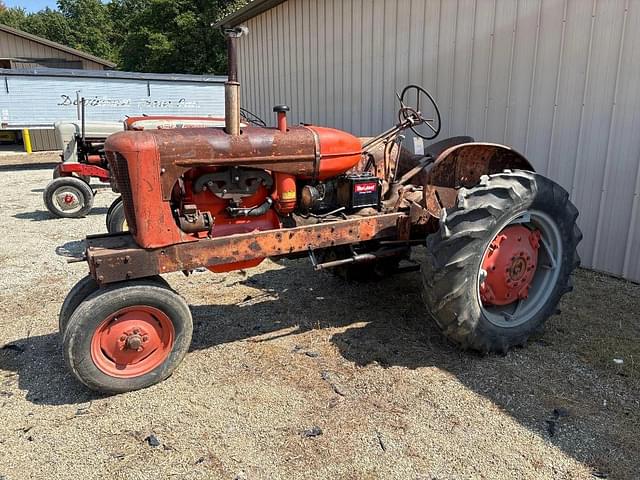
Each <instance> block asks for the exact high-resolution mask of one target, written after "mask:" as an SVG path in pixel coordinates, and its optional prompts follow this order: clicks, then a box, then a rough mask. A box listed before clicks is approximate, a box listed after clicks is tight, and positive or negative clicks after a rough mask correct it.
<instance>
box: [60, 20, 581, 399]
mask: <svg viewBox="0 0 640 480" xmlns="http://www.w3.org/2000/svg"><path fill="white" fill-rule="evenodd" d="M244 32H245V30H244V29H242V28H238V29H234V30H231V31H228V32H227V34H228V46H229V81H228V82H227V84H226V117H225V127H224V128H207V129H184V130H171V131H168V130H145V131H141V132H140V131H138V132H136V131H128V132H121V133H116V134H114V135H112V136H110V137H109V138H108V139H107V141H106V143H105V151H106V156H107V158H108V161H109V164H110V166H111V170H112V172H113V174H114V177H115V180H116V183H117V186H118V189H119V190H120V192H121V193H122V198H123V206H124V210H125V213H126V219H127V222H128V225H129V232H127V233H119V234H107V235H95V236H89V237H87V240H86V243H87V248H86V251H85V255H84V257H83V259H82V260H83V261H84V260H86V261H87V263H88V265H89V270H90V274H89V275H88V276H87V277H85V278H83V279H82V280H80V281H79V282H78V284H77V285H76V286H75V287H74V288H73V289H72V290H71V292H70V293H69V295H68V296H67V298H66V300H65V301H64V304H63V306H62V309H61V311H60V317H59V323H60V333H61V335H62V337H63V345H64V356H65V359H66V362H67V364H68V366H69V367H70V369H71V371H72V372H73V373H74V375H75V376H76V377H77V378H78V379H79V380H80V381H81V382H83V383H84V384H85V385H87V386H88V387H90V388H92V389H96V390H101V391H105V392H124V391H129V390H135V389H139V388H144V387H147V386H150V385H152V384H155V383H157V382H160V381H162V380H164V379H166V378H167V377H168V376H169V375H171V373H172V372H173V371H174V369H175V368H176V367H177V366H178V364H179V363H180V361H181V360H182V358H183V357H184V356H185V354H186V352H187V350H188V348H189V344H190V342H191V335H192V317H191V313H190V311H189V308H188V306H187V303H186V302H185V301H184V300H183V299H182V298H181V297H180V296H179V295H178V294H176V293H175V292H174V291H173V290H172V289H171V288H170V287H169V285H168V284H167V282H166V281H165V280H163V278H162V277H161V276H160V275H161V274H165V273H168V272H175V271H183V272H185V273H188V272H190V271H192V270H194V269H196V268H199V267H202V266H204V267H207V268H208V269H209V270H211V271H213V272H228V271H232V270H238V269H246V268H250V267H253V266H256V265H258V264H259V263H260V262H262V261H263V260H264V259H265V258H269V257H271V258H283V257H289V258H294V257H298V258H299V257H304V256H309V257H310V259H311V263H312V265H313V267H314V268H315V270H329V271H333V272H335V273H337V274H339V275H343V276H345V277H350V278H353V279H358V278H363V277H364V278H368V279H371V278H373V277H376V276H384V275H388V274H390V273H393V271H394V270H395V269H397V268H398V266H399V264H400V262H401V261H402V260H403V259H406V258H407V257H408V255H409V254H410V251H411V247H412V246H414V245H426V248H427V256H426V260H425V261H424V262H423V264H422V265H420V269H421V271H422V276H423V279H424V282H423V298H424V301H425V304H426V309H425V319H426V317H428V316H431V317H433V319H434V320H435V322H436V323H437V324H438V326H439V327H440V328H441V330H442V332H443V333H444V335H446V336H447V337H448V338H449V339H451V340H452V341H453V342H455V343H456V344H458V345H459V346H461V347H462V348H468V349H474V350H478V351H481V352H506V351H507V350H508V349H509V348H510V347H513V346H518V345H524V344H525V343H526V341H527V339H528V338H529V336H530V335H531V334H533V333H535V332H538V331H539V330H540V329H541V328H542V326H543V324H544V322H545V320H546V319H547V318H548V317H549V316H550V315H552V314H554V313H555V312H556V308H557V305H558V302H559V301H560V298H561V297H562V296H563V295H564V294H565V293H567V292H568V291H570V289H571V286H570V285H571V282H570V276H571V274H572V271H573V270H574V268H576V266H577V265H578V264H579V258H578V255H577V253H576V246H577V244H578V242H579V241H580V239H581V234H580V231H579V230H578V228H577V227H576V218H577V216H578V211H577V210H576V208H575V207H574V206H573V205H572V203H571V202H570V200H569V196H568V194H567V192H566V191H565V190H563V189H562V188H561V187H560V186H558V185H557V184H556V183H554V182H552V181H551V180H549V179H547V178H545V177H543V176H541V175H538V174H537V173H535V172H534V171H533V168H532V166H531V164H530V163H529V162H528V161H527V160H526V159H525V158H524V157H522V156H521V155H520V154H518V153H516V152H515V151H513V150H512V149H510V148H508V147H505V146H502V145H495V144H488V143H475V142H473V141H472V140H471V139H468V138H466V139H465V138H453V139H449V140H445V141H442V142H439V143H436V144H434V145H431V146H430V147H429V148H428V149H427V152H426V154H425V155H423V156H411V155H407V154H406V152H402V150H401V149H400V148H399V146H398V142H397V139H398V137H399V135H400V134H401V132H403V131H405V130H409V129H410V130H412V131H413V132H414V134H415V135H418V136H421V137H424V138H427V139H432V138H434V137H435V136H436V135H437V134H438V133H439V130H440V115H439V112H438V109H437V106H436V104H435V102H434V101H433V100H432V99H431V97H430V96H429V94H428V93H427V92H426V91H425V90H423V89H422V88H420V87H417V86H409V87H407V88H406V89H405V90H404V92H403V93H402V95H399V98H400V109H399V119H398V123H397V124H396V125H395V126H394V127H393V128H391V129H390V130H388V131H386V132H384V133H382V134H380V135H379V136H378V137H376V138H373V139H370V140H366V141H361V140H360V139H358V138H356V137H354V136H352V135H350V134H349V133H345V132H342V131H339V130H334V129H331V128H324V127H318V126H313V125H302V126H291V125H288V124H287V110H288V108H287V107H285V106H278V107H276V108H274V111H275V112H276V113H277V119H278V121H277V128H260V127H253V126H247V127H245V128H242V127H241V124H240V116H239V89H240V85H239V83H238V81H237V67H236V60H235V58H236V57H235V48H236V47H235V44H236V41H237V39H238V37H240V36H241V35H242V34H243V33H244Z"/></svg>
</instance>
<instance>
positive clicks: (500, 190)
mask: <svg viewBox="0 0 640 480" xmlns="http://www.w3.org/2000/svg"><path fill="white" fill-rule="evenodd" d="M577 217H578V210H577V209H576V207H575V206H574V205H573V204H572V203H571V201H570V199H569V194H568V193H567V192H566V191H565V190H564V189H563V188H562V187H560V186H559V185H558V184H556V183H554V182H553V181H551V180H549V179H547V178H545V177H543V176H541V175H538V174H536V173H533V172H528V171H505V172H504V173H500V174H496V175H485V176H483V177H482V179H481V180H480V183H479V184H478V185H477V186H475V187H473V188H469V189H466V188H463V189H460V190H459V192H458V197H457V200H456V205H455V207H453V208H451V209H446V210H445V211H444V213H443V215H442V218H441V219H440V228H439V230H438V231H437V232H435V233H433V234H431V235H429V236H428V237H427V251H428V252H427V259H426V261H425V263H424V264H423V265H422V275H423V280H424V281H423V285H424V287H423V298H424V301H425V304H426V306H427V310H428V311H429V313H430V314H431V316H432V317H433V318H434V320H435V321H436V323H437V324H438V326H439V327H440V329H441V330H442V331H443V333H444V335H445V336H446V337H448V338H449V339H450V340H452V341H453V342H454V343H456V344H458V345H459V346H461V347H463V348H468V349H472V350H477V351H480V352H483V353H488V352H497V353H506V352H507V351H508V350H509V349H510V348H511V347H514V346H521V345H524V344H526V342H527V340H528V338H529V337H530V336H531V335H532V334H537V333H540V332H541V331H542V330H543V327H544V322H545V321H546V320H547V318H548V317H550V316H551V315H553V314H554V313H556V311H557V306H558V303H559V301H560V299H561V297H562V296H563V295H564V294H565V293H567V292H569V291H571V290H572V286H571V285H572V284H571V274H572V272H573V270H574V269H575V268H576V267H577V266H578V265H579V264H580V258H579V257H578V253H577V251H576V247H577V245H578V243H579V242H580V240H581V239H582V233H581V232H580V230H579V229H578V227H577V226H576V219H577Z"/></svg>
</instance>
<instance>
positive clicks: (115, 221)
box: [106, 197, 129, 233]
mask: <svg viewBox="0 0 640 480" xmlns="http://www.w3.org/2000/svg"><path fill="white" fill-rule="evenodd" d="M106 223H107V232H109V233H122V232H127V231H128V230H129V224H128V223H127V218H126V216H125V214H124V203H122V197H118V198H116V199H115V200H114V201H113V203H112V204H111V206H110V207H109V210H107V217H106Z"/></svg>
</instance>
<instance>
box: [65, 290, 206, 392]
mask: <svg viewBox="0 0 640 480" xmlns="http://www.w3.org/2000/svg"><path fill="white" fill-rule="evenodd" d="M192 332H193V321H192V317H191V312H190V310H189V306H188V305H187V303H186V302H185V301H184V299H182V298H181V297H180V296H179V295H178V294H177V293H175V292H173V291H171V290H169V289H167V288H165V287H162V286H159V285H158V284H156V283H154V282H149V281H146V280H137V281H129V282H123V283H119V284H115V285H112V286H107V287H105V288H102V289H100V290H98V291H97V292H95V293H94V294H92V295H90V296H89V297H88V298H87V299H85V300H84V301H83V302H82V303H81V304H80V305H79V306H78V307H77V309H76V310H75V311H74V312H73V314H72V315H71V318H70V319H69V322H68V324H67V326H66V329H65V332H64V338H63V351H64V358H65V361H66V363H67V365H68V366H69V369H70V370H71V372H72V373H73V374H74V376H75V377H76V378H77V379H78V380H79V381H81V382H82V383H83V384H85V385H86V386H87V387H89V388H90V389H92V390H96V391H100V392H105V393H123V392H129V391H133V390H139V389H142V388H147V387H149V386H151V385H154V384H156V383H159V382H161V381H163V380H165V379H166V378H168V377H169V376H170V375H171V374H172V373H173V372H174V370H175V369H176V368H177V367H178V365H179V364H180V362H181V361H182V359H183V358H184V356H185V355H186V353H187V351H188V349H189V345H190V343H191V335H192Z"/></svg>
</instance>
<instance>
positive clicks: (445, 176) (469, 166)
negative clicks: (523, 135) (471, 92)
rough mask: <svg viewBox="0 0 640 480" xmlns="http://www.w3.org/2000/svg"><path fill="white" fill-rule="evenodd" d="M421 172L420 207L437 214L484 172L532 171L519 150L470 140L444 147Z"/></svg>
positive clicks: (432, 214)
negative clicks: (460, 190)
mask: <svg viewBox="0 0 640 480" xmlns="http://www.w3.org/2000/svg"><path fill="white" fill-rule="evenodd" d="M427 168H428V170H427V171H425V172H423V173H422V175H421V176H420V180H421V182H420V183H421V184H422V185H423V187H424V188H423V207H424V208H426V211H427V212H428V214H429V215H430V216H432V217H435V218H440V215H441V213H442V209H443V208H451V207H453V206H454V205H455V200H456V197H457V196H458V189H460V188H462V187H466V188H470V187H473V186H475V185H477V184H478V183H479V182H480V177H482V176H483V175H491V174H494V173H501V172H502V171H504V170H507V169H517V170H528V171H531V172H533V171H535V170H534V168H533V166H532V165H531V163H530V162H529V161H528V160H527V159H526V158H525V157H524V156H523V155H522V154H520V153H518V152H517V151H515V150H513V149H512V148H510V147H507V146H506V145H500V144H497V143H482V142H470V143H462V144H459V145H454V146H452V147H450V148H448V149H446V150H444V151H443V152H442V153H440V155H438V157H437V158H436V160H435V161H434V162H433V163H432V164H431V165H430V168H429V167H427Z"/></svg>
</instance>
